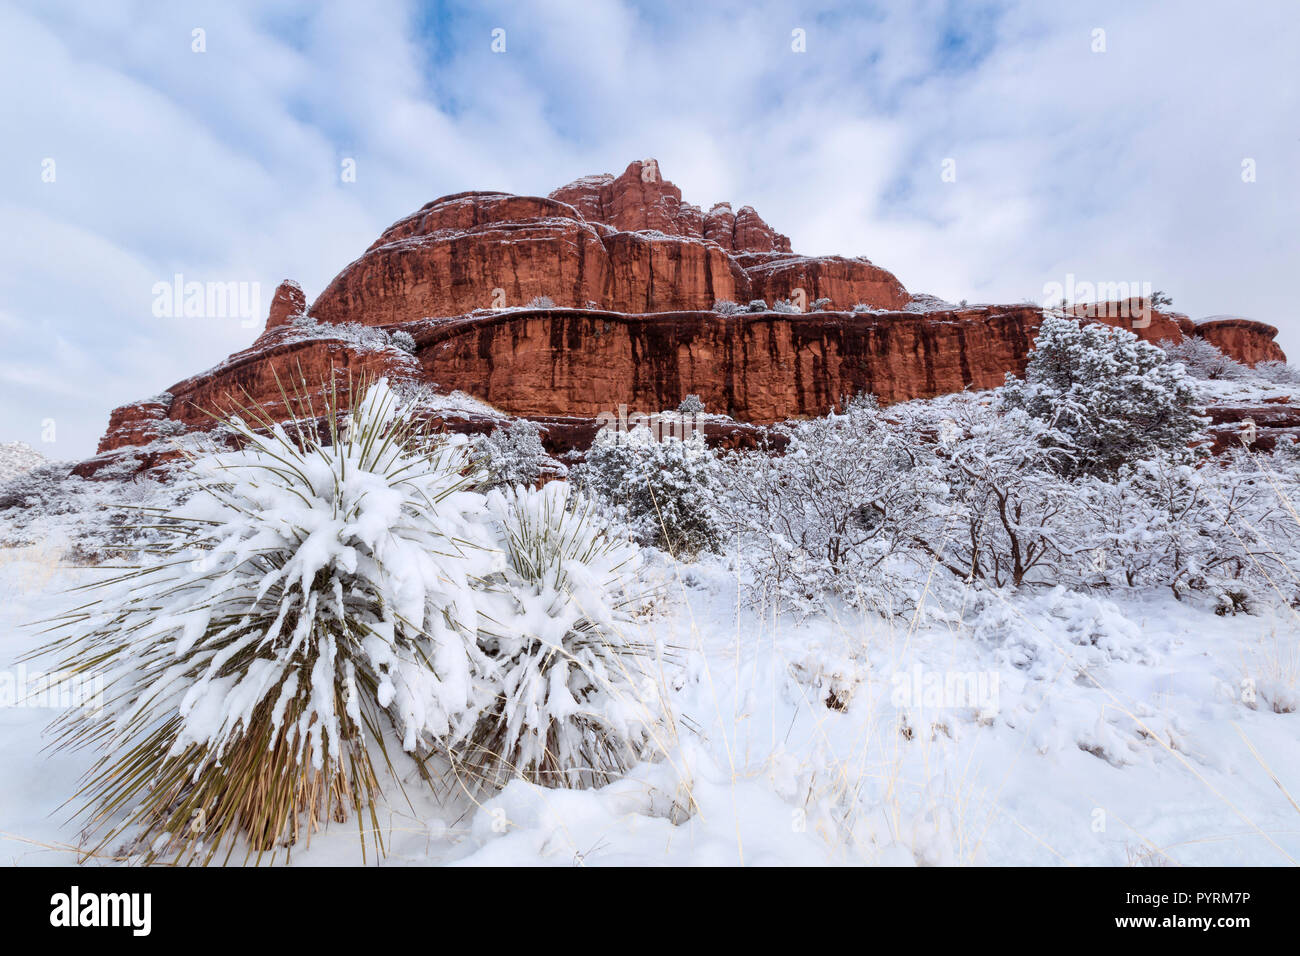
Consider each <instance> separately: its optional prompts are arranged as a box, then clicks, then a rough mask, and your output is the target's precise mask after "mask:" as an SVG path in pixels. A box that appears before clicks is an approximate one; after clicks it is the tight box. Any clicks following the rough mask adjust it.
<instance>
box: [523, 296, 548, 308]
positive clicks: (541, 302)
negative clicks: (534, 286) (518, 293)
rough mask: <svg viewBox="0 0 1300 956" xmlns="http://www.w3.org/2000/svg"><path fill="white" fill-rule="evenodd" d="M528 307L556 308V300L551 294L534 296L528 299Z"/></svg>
mask: <svg viewBox="0 0 1300 956" xmlns="http://www.w3.org/2000/svg"><path fill="white" fill-rule="evenodd" d="M528 308H530V309H553V308H555V300H554V299H552V298H551V297H550V296H549V295H539V296H534V297H533V298H532V299H530V300H528Z"/></svg>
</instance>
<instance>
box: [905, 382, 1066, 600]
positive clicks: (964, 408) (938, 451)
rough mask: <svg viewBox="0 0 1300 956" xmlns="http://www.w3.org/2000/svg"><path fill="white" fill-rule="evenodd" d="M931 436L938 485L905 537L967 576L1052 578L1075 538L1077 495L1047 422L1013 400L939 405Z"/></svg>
mask: <svg viewBox="0 0 1300 956" xmlns="http://www.w3.org/2000/svg"><path fill="white" fill-rule="evenodd" d="M948 414H950V415H951V418H949V419H948V420H946V421H944V422H942V423H941V427H940V428H939V429H938V436H937V437H938V442H937V444H936V446H935V456H936V464H937V467H938V469H939V478H940V480H941V481H942V482H943V484H944V485H945V486H946V492H945V493H944V494H943V495H942V496H941V497H938V498H934V497H932V498H931V499H930V500H929V502H928V504H929V507H927V508H926V509H925V527H924V530H923V531H922V532H921V533H919V534H913V536H912V541H913V543H914V544H915V545H916V546H917V547H919V548H920V549H921V550H922V551H924V552H925V553H926V554H928V555H929V556H930V557H931V558H933V559H934V560H935V561H936V562H937V563H938V564H940V565H941V566H943V567H944V568H947V569H948V570H949V571H950V572H952V573H953V574H954V575H956V576H957V577H959V578H961V579H963V580H965V581H968V582H970V583H975V582H980V583H983V584H988V585H992V586H993V587H1005V586H1014V587H1019V586H1021V585H1023V584H1034V583H1044V584H1050V583H1055V581H1056V578H1057V575H1058V572H1059V567H1060V565H1061V563H1062V562H1063V561H1064V560H1065V559H1067V558H1072V557H1073V556H1074V555H1075V554H1076V552H1078V551H1080V550H1081V549H1082V547H1083V545H1082V544H1081V542H1080V540H1079V537H1078V531H1079V526H1078V522H1077V519H1076V512H1077V507H1078V500H1077V495H1076V493H1075V489H1074V488H1073V487H1072V486H1071V484H1070V482H1069V481H1068V480H1067V479H1065V478H1062V477H1061V476H1060V475H1059V474H1058V473H1057V472H1058V471H1059V470H1060V460H1061V458H1062V457H1063V455H1064V453H1063V451H1062V449H1061V448H1060V447H1058V446H1059V445H1060V444H1061V440H1060V438H1059V436H1056V435H1053V434H1051V429H1050V428H1049V427H1048V425H1047V424H1046V423H1044V422H1042V421H1040V420H1038V419H1035V418H1033V417H1031V416H1029V415H1027V414H1026V413H1024V412H1023V411H1020V410H1019V409H1002V408H999V407H998V406H997V405H995V404H991V403H988V404H986V403H983V402H979V401H967V402H965V403H962V404H960V405H958V404H954V405H952V406H950V407H949V409H948Z"/></svg>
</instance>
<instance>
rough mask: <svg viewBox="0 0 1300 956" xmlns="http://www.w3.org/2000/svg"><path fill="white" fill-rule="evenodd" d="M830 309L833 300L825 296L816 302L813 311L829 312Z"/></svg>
mask: <svg viewBox="0 0 1300 956" xmlns="http://www.w3.org/2000/svg"><path fill="white" fill-rule="evenodd" d="M830 308H831V300H830V299H829V298H827V297H825V296H823V297H822V298H820V299H817V300H815V301H814V302H813V304H812V311H814V312H829V311H830Z"/></svg>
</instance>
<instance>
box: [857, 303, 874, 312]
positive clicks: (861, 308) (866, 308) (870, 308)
mask: <svg viewBox="0 0 1300 956" xmlns="http://www.w3.org/2000/svg"><path fill="white" fill-rule="evenodd" d="M853 311H854V312H856V313H858V314H859V315H861V314H862V313H864V312H875V311H876V307H875V306H874V305H867V304H866V303H865V302H857V303H854V306H853Z"/></svg>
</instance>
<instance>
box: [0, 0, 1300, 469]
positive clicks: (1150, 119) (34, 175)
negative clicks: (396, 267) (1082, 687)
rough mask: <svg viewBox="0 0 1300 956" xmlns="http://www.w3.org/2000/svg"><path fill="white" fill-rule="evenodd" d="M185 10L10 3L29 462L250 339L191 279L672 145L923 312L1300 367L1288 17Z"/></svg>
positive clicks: (338, 255) (705, 188) (1295, 81)
mask: <svg viewBox="0 0 1300 956" xmlns="http://www.w3.org/2000/svg"><path fill="white" fill-rule="evenodd" d="M175 6H176V7H177V9H173V8H171V7H158V6H156V5H148V4H138V3H128V2H120V3H110V2H102V3H97V4H74V3H71V2H65V3H40V4H37V3H34V2H33V3H24V4H9V5H0V90H3V91H4V92H3V93H0V127H2V128H4V129H5V131H6V132H5V142H6V146H5V149H4V150H3V151H0V215H3V217H4V222H5V229H4V230H3V235H2V237H0V255H2V256H3V257H4V258H3V261H4V266H3V267H2V268H0V295H3V299H2V300H0V328H3V329H4V331H5V336H6V340H7V341H6V344H7V351H6V353H5V358H4V360H3V361H2V362H0V416H2V417H0V421H3V423H4V428H3V431H4V434H0V438H3V439H5V440H10V439H14V438H18V439H23V440H27V441H33V442H35V441H36V440H37V439H38V437H39V431H40V423H41V421H42V420H43V419H46V418H49V417H54V418H56V419H57V420H58V421H59V443H58V446H57V447H56V448H55V449H48V448H46V449H42V450H43V451H46V452H47V453H48V454H53V455H58V456H62V457H76V456H79V455H82V454H85V453H88V452H89V451H91V450H92V449H93V444H94V441H95V439H96V438H97V437H98V435H99V433H100V432H101V431H102V430H103V427H104V424H105V422H106V421H107V415H108V411H109V410H110V409H111V408H112V407H113V406H114V405H116V404H119V403H121V402H124V401H128V400H131V399H135V398H139V397H143V396H145V395H148V394H152V393H154V392H157V391H160V390H161V389H163V388H165V387H167V386H168V385H170V384H172V383H173V382H174V381H177V380H179V379H181V378H184V377H186V376H188V375H189V374H192V373H194V372H196V371H199V370H201V369H203V368H205V367H207V366H209V365H211V364H213V363H214V362H216V361H219V360H220V359H222V358H224V357H225V355H226V354H228V353H229V352H231V351H234V350H235V349H238V348H242V347H244V346H245V345H247V343H248V341H249V340H250V339H251V337H252V336H253V334H255V333H254V332H253V331H250V330H248V329H244V328H241V327H240V326H239V324H238V323H237V322H231V321H228V320H227V321H221V320H209V321H206V322H201V323H197V324H196V323H193V322H191V323H189V324H186V323H184V322H176V321H171V322H168V321H162V320H157V319H154V318H153V317H152V315H151V314H150V313H149V312H148V301H149V290H150V288H151V287H152V284H153V283H154V282H156V281H159V280H164V279H169V278H170V277H171V276H172V274H173V273H175V272H181V273H183V274H185V275H186V276H187V277H192V278H196V279H201V280H202V279H212V280H220V281H225V280H231V279H237V280H244V281H257V282H260V283H261V284H262V286H263V302H267V301H269V298H270V292H271V289H273V288H274V285H275V283H277V282H278V281H279V280H280V279H281V278H284V277H286V276H288V277H294V278H297V279H299V280H300V281H301V282H302V283H303V285H304V287H305V288H306V290H307V292H308V295H309V296H312V295H314V294H315V293H316V292H318V291H319V290H320V289H321V288H322V287H323V286H324V285H325V283H326V282H328V280H329V279H330V277H331V276H333V274H334V273H335V272H337V271H338V270H339V269H340V268H341V267H342V266H343V265H345V264H346V263H347V262H348V261H350V260H351V259H352V258H354V257H355V256H356V255H358V254H359V253H360V252H361V251H362V250H363V249H364V248H365V247H366V246H367V245H368V244H369V243H370V242H371V241H372V240H373V239H374V237H375V236H376V235H377V234H378V233H379V231H380V230H381V229H382V228H383V227H384V226H386V225H387V224H388V223H389V222H391V221H393V220H394V219H396V218H398V217H399V216H401V215H404V214H405V213H407V212H409V211H411V210H412V209H414V208H416V207H418V206H419V205H421V204H422V203H424V202H426V201H428V200H429V199H432V198H435V197H436V196H438V195H442V194H445V193H449V192H459V191H462V190H466V189H475V188H488V189H492V188H495V189H508V190H512V191H516V192H527V193H545V192H548V191H549V190H550V189H552V188H554V187H555V186H558V185H560V184H562V183H564V182H567V181H569V180H571V179H573V178H575V177H576V176H579V175H582V174H586V173H592V172H606V171H608V172H620V171H621V170H622V169H623V168H624V167H625V166H626V164H627V163H628V162H629V161H631V160H633V159H638V158H643V157H646V156H656V157H657V158H658V159H659V160H660V162H661V166H662V169H663V171H664V173H665V175H667V176H668V177H669V178H671V179H672V180H673V181H674V182H676V183H677V184H678V185H679V186H681V187H682V190H683V193H684V195H685V198H686V199H688V200H689V201H692V202H695V203H697V204H700V205H704V206H708V205H709V204H711V203H713V202H715V201H719V200H727V201H731V202H732V203H733V205H737V206H739V205H741V204H746V203H747V204H751V205H753V206H755V207H756V208H757V209H758V210H759V211H760V213H762V215H763V216H764V217H765V218H766V219H768V221H769V222H771V223H772V225H773V226H775V227H776V228H777V229H779V230H780V231H782V232H785V233H787V234H789V235H790V236H791V238H792V239H793V241H794V244H795V248H796V249H799V250H800V251H806V252H812V253H825V252H838V253H842V254H846V255H859V254H861V255H867V256H869V257H870V258H871V259H872V260H873V261H875V262H877V263H878V264H880V265H882V266H885V267H886V268H889V269H892V270H893V271H895V272H896V273H897V274H898V275H899V277H900V278H901V279H902V280H903V282H904V283H905V284H906V285H907V286H908V287H909V288H911V289H913V290H915V291H927V292H934V293H938V294H941V295H944V296H945V297H947V298H952V299H956V298H968V299H971V300H992V301H998V300H1001V301H1017V300H1021V299H1024V298H1026V297H1038V296H1039V295H1041V290H1042V287H1043V285H1044V283H1045V282H1048V281H1051V280H1062V279H1063V278H1064V275H1065V273H1066V272H1074V273H1075V274H1076V275H1078V276H1080V277H1081V278H1090V279H1094V280H1095V279H1107V280H1111V279H1113V280H1121V279H1135V280H1139V281H1143V280H1149V281H1151V282H1153V283H1154V284H1155V285H1156V287H1158V288H1162V289H1164V290H1165V291H1167V292H1170V293H1172V294H1173V296H1174V299H1175V304H1176V306H1178V307H1181V308H1183V309H1185V310H1187V311H1188V312H1190V313H1191V314H1192V315H1193V316H1198V315H1207V314H1212V313H1219V312H1233V311H1236V312H1239V313H1243V314H1247V315H1252V316H1254V317H1256V318H1259V319H1263V320H1265V321H1271V322H1274V323H1275V324H1277V325H1279V326H1281V327H1282V329H1283V338H1282V341H1283V345H1284V346H1285V347H1288V348H1290V349H1292V350H1300V323H1298V322H1297V321H1296V319H1295V318H1294V317H1293V315H1292V305H1291V299H1292V294H1291V289H1290V280H1291V275H1292V273H1293V272H1294V268H1295V262H1296V254H1295V248H1294V243H1295V240H1294V223H1295V222H1296V221H1297V216H1298V214H1300V190H1297V188H1296V184H1295V175H1296V173H1295V170H1297V169H1300V148H1298V147H1300V139H1298V136H1300V134H1298V133H1297V131H1296V129H1295V125H1294V118H1295V116H1296V115H1297V112H1298V110H1297V107H1300V78H1298V77H1297V73H1296V71H1295V70H1294V68H1293V67H1292V66H1291V63H1292V60H1293V56H1294V50H1295V49H1296V48H1297V47H1300V23H1298V22H1297V19H1298V18H1296V17H1295V16H1294V10H1293V6H1292V4H1291V3H1290V2H1289V0H1270V2H1266V0H1255V2H1241V3H1237V4H1235V5H1232V6H1225V5H1221V4H1217V3H1210V2H1208V0H1206V2H1199V0H1195V2H1183V3H1179V4H1178V5H1176V6H1174V5H1170V4H1160V3H1136V2H1120V0H1113V2H1102V3H1095V4H1089V5H1087V7H1086V8H1084V6H1083V5H1075V4H1071V5H1064V4H1052V5H1044V4H1041V3H1031V2H1028V0H1025V2H998V3H994V2H988V3H977V2H971V3H965V4H960V5H958V4H950V3H947V2H940V0H920V2H915V3H908V4H880V5H866V6H864V5H859V4H854V5H848V4H842V5H841V4H833V3H805V4H800V5H796V7H794V8H793V10H792V9H791V8H790V7H789V6H788V5H784V4H777V3H775V2H772V3H764V2H759V3H739V2H737V3H731V4H726V5H722V6H718V5H712V4H710V5H705V4H698V3H685V2H657V3H646V4H642V5H635V4H631V3H627V2H618V0H583V2H570V3H565V2H560V0H549V2H544V3H538V4H528V5H521V4H515V3H507V2H497V3H487V4H482V3H468V2H465V3H455V4H450V5H445V6H443V5H438V6H429V7H421V8H417V7H416V6H414V5H412V4H408V3H401V2H388V3H379V4H364V5H363V4H343V3H338V4H324V5H317V4H314V3H308V2H305V0H303V2H277V3H272V4H269V5H268V4H254V3H252V2H240V3H215V2H214V3H207V4H187V5H184V6H183V7H181V5H175ZM497 26H500V27H503V28H505V29H506V30H507V52H506V53H504V54H494V53H492V52H491V50H490V42H491V35H490V31H491V30H492V28H494V27H497ZM196 27H201V28H203V29H204V30H205V31H206V43H207V52H206V53H202V54H196V53H193V52H192V51H191V48H190V44H191V31H192V30H193V29H194V28H196ZM796 27H797V28H800V29H803V30H805V31H806V35H807V52H806V53H802V54H798V53H794V52H793V51H792V50H791V49H790V34H791V30H792V29H794V28H796ZM1097 27H1101V28H1103V29H1105V30H1106V40H1107V51H1106V52H1105V53H1101V54H1097V53H1093V52H1091V50H1090V44H1091V38H1092V35H1091V31H1092V30H1093V29H1094V28H1097ZM47 157H51V158H54V159H55V160H56V163H57V177H58V178H57V181H56V182H55V183H53V184H49V183H43V182H41V179H40V172H41V161H42V160H43V159H44V158H47ZM345 157H351V158H354V159H355V160H356V163H357V170H358V177H357V182H356V183H354V184H343V183H341V182H340V180H339V163H340V161H341V160H342V159H343V158H345ZM947 157H952V158H954V159H955V160H956V162H957V171H958V178H957V181H956V182H955V183H944V182H942V181H941V179H940V175H939V174H940V163H941V162H942V161H943V159H944V158H947ZM1244 157H1252V158H1254V159H1255V160H1256V162H1257V163H1258V170H1259V175H1258V182H1256V183H1253V184H1245V183H1242V182H1241V179H1240V163H1241V160H1242V159H1243V158H1244Z"/></svg>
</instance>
